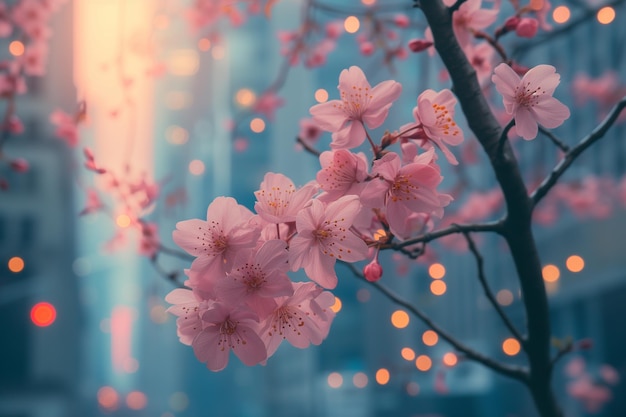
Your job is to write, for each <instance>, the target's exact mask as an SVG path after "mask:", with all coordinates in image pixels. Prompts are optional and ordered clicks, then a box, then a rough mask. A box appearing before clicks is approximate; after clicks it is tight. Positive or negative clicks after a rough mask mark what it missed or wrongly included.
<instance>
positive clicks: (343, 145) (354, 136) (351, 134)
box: [330, 120, 366, 149]
mask: <svg viewBox="0 0 626 417" xmlns="http://www.w3.org/2000/svg"><path fill="white" fill-rule="evenodd" d="M365 137H366V135H365V128H364V127H363V123H361V121H359V120H352V121H351V122H349V123H348V124H347V125H345V126H344V127H343V128H341V129H339V130H338V131H336V132H335V133H333V135H332V142H331V144H330V147H331V148H332V149H351V148H356V147H357V146H359V145H361V144H362V143H363V142H364V141H365Z"/></svg>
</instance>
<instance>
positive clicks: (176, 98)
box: [165, 91, 191, 110]
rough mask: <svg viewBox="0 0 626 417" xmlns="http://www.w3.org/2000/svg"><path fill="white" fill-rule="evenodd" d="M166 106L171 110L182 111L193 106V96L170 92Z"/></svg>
mask: <svg viewBox="0 0 626 417" xmlns="http://www.w3.org/2000/svg"><path fill="white" fill-rule="evenodd" d="M165 105H166V106H167V108H169V109H171V110H181V109H184V108H185V107H189V106H190V105H191V95H190V94H189V93H187V92H184V91H170V92H169V93H167V94H166V95H165Z"/></svg>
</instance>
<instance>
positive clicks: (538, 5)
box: [530, 0, 545, 11]
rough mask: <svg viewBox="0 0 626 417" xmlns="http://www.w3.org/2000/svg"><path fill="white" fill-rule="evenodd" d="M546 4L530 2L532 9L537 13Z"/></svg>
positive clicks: (541, 1)
mask: <svg viewBox="0 0 626 417" xmlns="http://www.w3.org/2000/svg"><path fill="white" fill-rule="evenodd" d="M544 2H545V0H530V8H531V9H532V10H535V11H538V10H541V9H542V8H543V4H544Z"/></svg>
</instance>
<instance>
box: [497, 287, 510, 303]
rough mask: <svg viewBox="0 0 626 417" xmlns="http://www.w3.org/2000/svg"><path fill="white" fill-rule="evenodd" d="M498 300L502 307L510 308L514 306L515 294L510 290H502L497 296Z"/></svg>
mask: <svg viewBox="0 0 626 417" xmlns="http://www.w3.org/2000/svg"><path fill="white" fill-rule="evenodd" d="M496 300H497V301H498V304H500V305H501V306H510V305H511V304H513V293H512V292H511V291H509V290H500V291H498V293H497V294H496Z"/></svg>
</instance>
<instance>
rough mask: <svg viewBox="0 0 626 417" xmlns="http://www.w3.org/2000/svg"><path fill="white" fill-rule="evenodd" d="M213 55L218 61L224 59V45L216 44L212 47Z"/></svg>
mask: <svg viewBox="0 0 626 417" xmlns="http://www.w3.org/2000/svg"><path fill="white" fill-rule="evenodd" d="M211 56H212V57H213V59H214V60H216V61H219V60H222V59H224V57H225V56H226V49H225V48H224V47H223V46H222V45H215V46H214V47H213V49H211Z"/></svg>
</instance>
